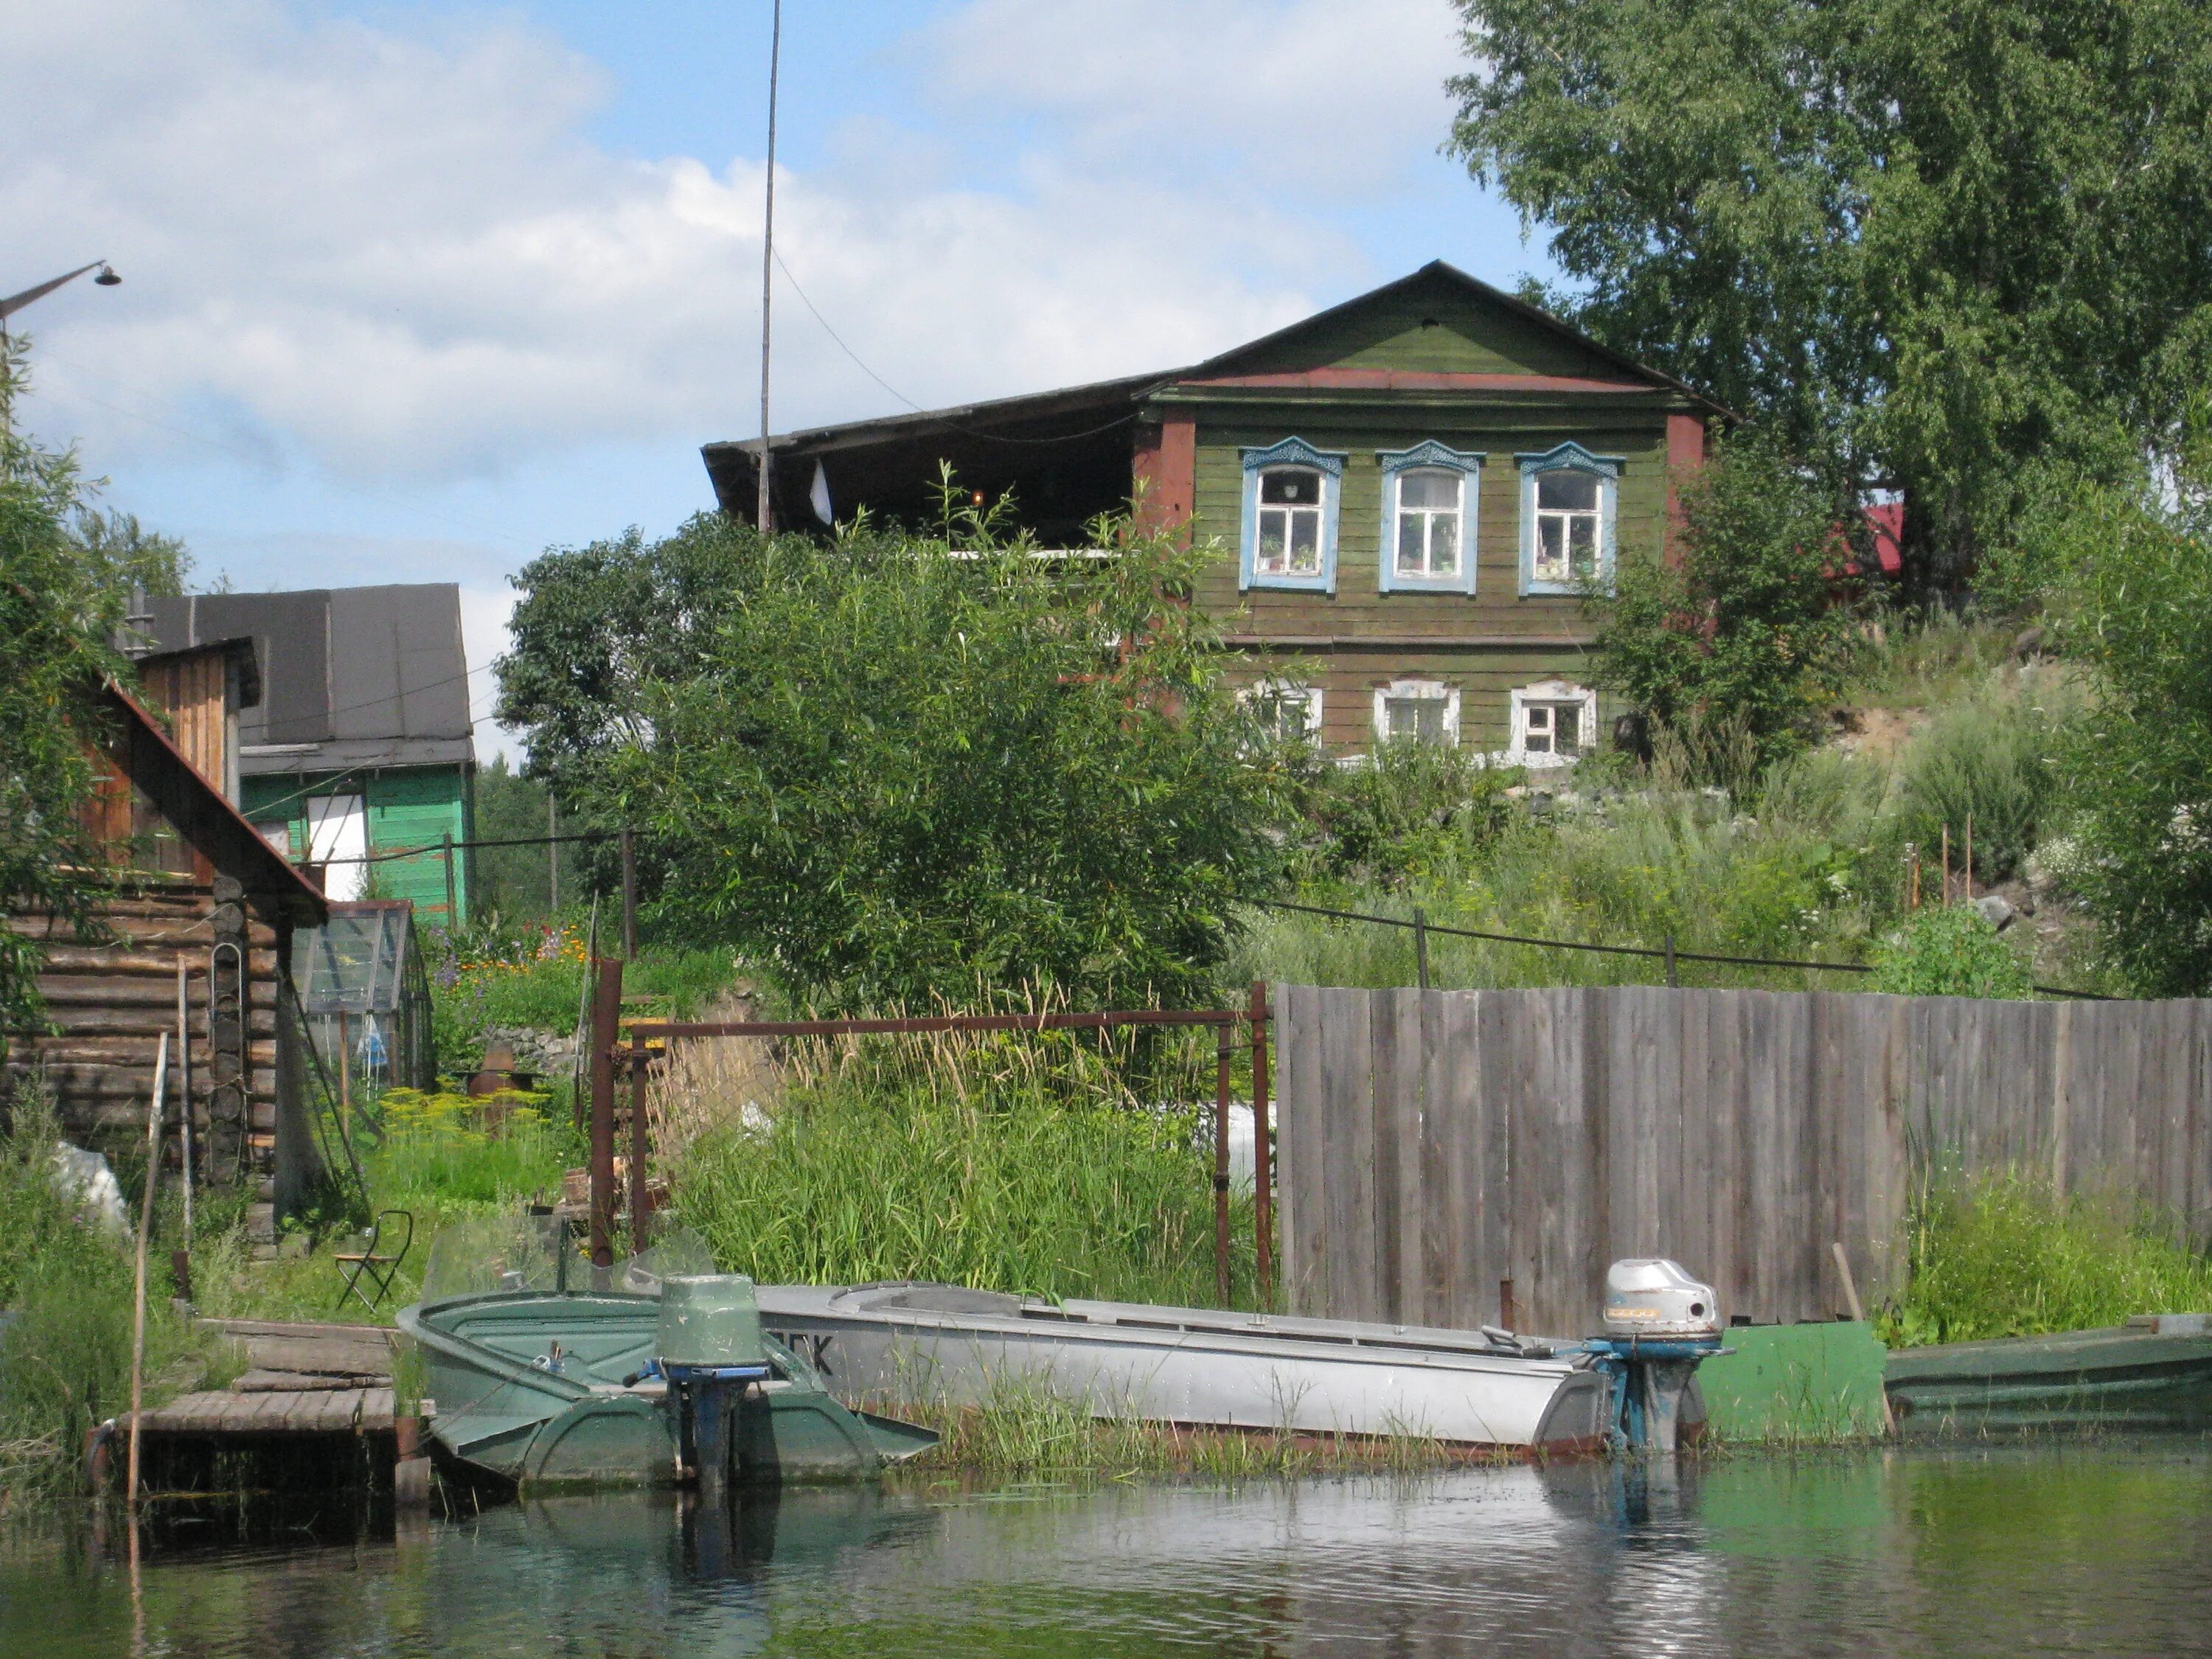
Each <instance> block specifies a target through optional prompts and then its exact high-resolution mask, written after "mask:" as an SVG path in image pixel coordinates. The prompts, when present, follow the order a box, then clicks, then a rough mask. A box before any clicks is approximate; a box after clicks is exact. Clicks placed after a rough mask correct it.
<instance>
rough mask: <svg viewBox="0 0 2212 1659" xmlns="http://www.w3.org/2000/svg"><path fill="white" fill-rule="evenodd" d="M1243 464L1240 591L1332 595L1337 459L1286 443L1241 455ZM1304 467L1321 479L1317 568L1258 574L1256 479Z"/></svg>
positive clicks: (1339, 488)
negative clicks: (1256, 589)
mask: <svg viewBox="0 0 2212 1659" xmlns="http://www.w3.org/2000/svg"><path fill="white" fill-rule="evenodd" d="M1241 453H1242V454H1243V461H1244V520H1243V534H1242V537H1241V538H1240V544H1239V553H1238V557H1237V586H1238V587H1239V588H1254V587H1273V588H1285V589H1288V590H1290V591H1291V592H1308V593H1334V592H1336V529H1337V518H1338V514H1339V510H1340V507H1341V505H1342V502H1343V497H1344V463H1345V461H1346V459H1347V458H1346V456H1345V455H1343V454H1341V453H1332V452H1330V451H1328V450H1321V449H1316V448H1315V447H1313V446H1312V445H1311V444H1310V443H1308V442H1307V441H1305V440H1304V438H1285V439H1284V440H1283V441H1281V442H1280V443H1276V444H1270V445H1268V446H1267V447H1266V448H1265V449H1247V450H1244V451H1243V452H1241ZM1286 467H1303V468H1305V469H1307V470H1308V471H1313V472H1317V473H1319V474H1320V475H1321V549H1320V551H1321V568H1320V569H1318V570H1314V571H1305V572H1300V573H1295V574H1294V573H1291V572H1289V571H1280V570H1270V571H1262V570H1261V568H1259V554H1260V478H1261V475H1262V474H1263V473H1267V472H1272V471H1277V470H1279V469H1281V468H1286Z"/></svg>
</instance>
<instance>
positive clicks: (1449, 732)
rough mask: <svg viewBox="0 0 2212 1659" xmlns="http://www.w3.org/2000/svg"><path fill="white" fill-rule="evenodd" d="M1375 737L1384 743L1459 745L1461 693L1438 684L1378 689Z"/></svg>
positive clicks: (1405, 684)
mask: <svg viewBox="0 0 2212 1659" xmlns="http://www.w3.org/2000/svg"><path fill="white" fill-rule="evenodd" d="M1375 737H1376V741H1377V742H1381V743H1400V742H1410V743H1437V744H1455V743H1457V742H1458V741H1459V693H1458V692H1457V691H1456V690H1454V689H1453V688H1451V687H1450V686H1448V685H1444V684H1441V683H1439V682H1437V681H1436V680H1393V681H1391V682H1390V684H1388V685H1379V686H1377V687H1376V688H1375Z"/></svg>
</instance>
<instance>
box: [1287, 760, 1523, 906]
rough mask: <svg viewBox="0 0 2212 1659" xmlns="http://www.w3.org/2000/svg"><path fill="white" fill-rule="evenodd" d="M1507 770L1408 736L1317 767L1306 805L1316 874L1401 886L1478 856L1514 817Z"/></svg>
mask: <svg viewBox="0 0 2212 1659" xmlns="http://www.w3.org/2000/svg"><path fill="white" fill-rule="evenodd" d="M1507 781H1508V775H1507V774H1505V773H1504V772H1500V771H1498V770H1496V769H1492V768H1491V767H1488V766H1486V765H1485V764H1484V763H1483V757H1481V755H1480V754H1479V753H1478V752H1476V751H1475V750H1473V749H1471V748H1447V747H1445V746H1444V745H1443V744H1430V743H1415V742H1413V741H1412V740H1410V739H1401V740H1399V741H1397V742H1395V743H1383V744H1376V746H1375V747H1374V748H1373V749H1371V750H1370V751H1369V752H1368V754H1367V756H1366V757H1365V760H1364V764H1360V765H1355V766H1336V765H1332V764H1328V763H1326V762H1324V763H1322V765H1321V766H1320V767H1318V768H1317V769H1315V771H1314V773H1313V775H1312V776H1311V780H1310V782H1309V783H1308V785H1307V787H1306V790H1305V793H1304V800H1303V802H1302V805H1303V807H1304V816H1305V817H1306V819H1307V821H1308V823H1310V826H1311V829H1312V835H1313V839H1312V841H1311V842H1310V844H1309V846H1308V847H1306V848H1304V858H1303V862H1304V864H1305V866H1306V873H1307V874H1308V875H1309V877H1310V878H1321V879H1326V880H1352V881H1358V882H1369V883H1373V884H1376V885H1380V886H1386V887H1387V886H1393V885H1395V884H1399V883H1401V882H1402V881H1404V880H1407V879H1408V878H1434V877H1437V876H1441V875H1443V874H1445V873H1447V872H1452V871H1455V870H1458V869H1460V868H1462V867H1464V866H1467V865H1468V864H1469V863H1471V862H1472V861H1473V860H1474V859H1475V857H1476V856H1477V855H1478V854H1480V852H1481V850H1482V849H1483V848H1485V847H1486V846H1487V845H1489V844H1490V842H1492V841H1493V840H1495V839H1496V837H1497V836H1498V834H1499V832H1500V831H1502V830H1503V829H1504V827H1505V825H1506V823H1507V821H1508V819H1509V818H1510V815H1511V814H1510V804H1509V803H1508V802H1507V800H1506V799H1505V788H1506V785H1507Z"/></svg>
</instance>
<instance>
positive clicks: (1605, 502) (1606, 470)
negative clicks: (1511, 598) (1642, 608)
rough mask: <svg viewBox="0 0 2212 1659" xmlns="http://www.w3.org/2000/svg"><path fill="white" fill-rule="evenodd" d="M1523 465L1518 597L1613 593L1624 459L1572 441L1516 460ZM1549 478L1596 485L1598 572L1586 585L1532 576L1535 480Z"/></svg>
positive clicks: (1518, 456) (1534, 534)
mask: <svg viewBox="0 0 2212 1659" xmlns="http://www.w3.org/2000/svg"><path fill="white" fill-rule="evenodd" d="M1513 459H1515V460H1516V461H1518V462H1519V463H1520V464H1521V596H1522V598H1523V599H1528V598H1530V597H1532V596H1538V595H1544V594H1555V593H1556V594H1567V595H1575V594H1580V593H1583V592H1588V591H1589V589H1591V588H1593V587H1595V589H1597V590H1598V591H1600V592H1607V593H1610V592H1612V591H1613V559H1614V551H1615V543H1616V540H1617V538H1618V533H1619V520H1620V469H1621V467H1622V465H1624V463H1625V459H1626V458H1625V457H1623V456H1620V455H1594V454H1592V453H1590V452H1589V450H1587V449H1584V448H1583V447H1582V446H1581V445H1580V444H1578V443H1577V442H1575V441H1574V440H1572V439H1569V440H1568V441H1566V442H1565V443H1563V444H1560V445H1559V446H1557V447H1554V448H1552V449H1547V450H1545V451H1544V452H1543V453H1541V454H1523V455H1516V456H1515V457H1514V458H1513ZM1547 472H1582V473H1587V474H1588V475H1589V477H1594V478H1595V479H1596V480H1597V571H1596V576H1595V580H1594V581H1591V582H1589V583H1584V582H1580V581H1577V580H1572V578H1571V574H1570V579H1569V580H1566V581H1552V580H1538V579H1537V576H1536V480H1537V479H1538V478H1539V477H1541V476H1542V475H1543V474H1545V473H1547Z"/></svg>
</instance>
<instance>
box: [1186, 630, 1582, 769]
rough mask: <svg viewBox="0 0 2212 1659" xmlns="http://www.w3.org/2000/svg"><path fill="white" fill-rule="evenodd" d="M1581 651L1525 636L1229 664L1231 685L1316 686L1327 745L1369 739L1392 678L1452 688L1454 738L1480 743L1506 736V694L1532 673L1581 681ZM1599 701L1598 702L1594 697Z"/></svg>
mask: <svg viewBox="0 0 2212 1659" xmlns="http://www.w3.org/2000/svg"><path fill="white" fill-rule="evenodd" d="M1589 675H1590V661H1589V654H1588V653H1587V652H1585V651H1584V650H1583V648H1582V647H1578V646H1574V645H1564V646H1563V645H1556V644H1553V645H1541V644H1528V643H1520V642H1516V643H1510V644H1498V643H1491V644H1486V645H1476V646H1467V647H1459V648H1452V647H1440V646H1438V645H1437V644H1435V643H1433V642H1431V643H1424V644H1422V645H1419V646H1417V647H1414V646H1401V645H1385V646H1382V647H1365V646H1362V647H1354V648H1336V649H1316V650H1307V651H1297V650H1289V651H1285V652H1281V653H1276V652H1272V651H1269V652H1249V653H1247V660H1246V661H1244V662H1242V663H1239V664H1237V665H1236V666H1235V667H1233V668H1232V669H1231V670H1230V671H1229V674H1228V679H1229V682H1230V683H1231V684H1232V685H1238V686H1243V685H1249V684H1252V683H1253V682H1254V681H1255V680H1260V679H1269V678H1276V677H1278V676H1279V677H1281V678H1286V679H1290V680H1292V681H1294V682H1296V683H1297V684H1300V685H1304V686H1315V687H1318V688H1320V690H1321V694H1322V699H1321V716H1322V732H1321V736H1322V742H1323V743H1325V744H1328V746H1329V747H1330V748H1332V749H1338V750H1346V749H1362V748H1364V747H1366V745H1367V744H1369V743H1370V741H1372V740H1373V738H1374V735H1375V732H1374V719H1375V691H1376V687H1378V686H1383V685H1387V684H1389V683H1390V682H1391V681H1392V680H1395V679H1401V678H1407V679H1432V680H1437V681H1440V682H1441V683H1443V684H1445V685H1448V686H1450V687H1452V688H1454V689H1455V690H1457V691H1458V692H1459V694H1460V715H1459V732H1460V742H1461V743H1462V744H1472V745H1474V746H1475V747H1478V748H1480V749H1482V750H1501V749H1504V747H1505V746H1506V744H1508V743H1509V742H1510V739H1511V733H1510V731H1509V729H1508V727H1509V725H1510V720H1511V717H1512V700H1511V696H1510V694H1511V693H1512V691H1513V690H1514V689H1515V688H1516V687H1518V686H1524V685H1533V684H1535V683H1536V682H1537V681H1539V680H1548V679H1563V680H1572V681H1575V682H1577V683H1578V684H1585V685H1586V684H1589ZM1603 709H1604V704H1603V703H1602V702H1601V710H1603Z"/></svg>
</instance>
